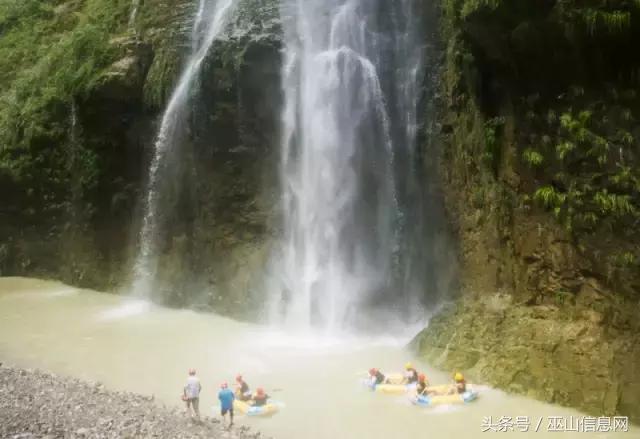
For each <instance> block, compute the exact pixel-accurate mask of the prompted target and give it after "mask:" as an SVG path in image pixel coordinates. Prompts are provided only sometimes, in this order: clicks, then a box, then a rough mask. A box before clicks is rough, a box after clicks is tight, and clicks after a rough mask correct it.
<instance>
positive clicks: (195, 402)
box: [182, 369, 202, 420]
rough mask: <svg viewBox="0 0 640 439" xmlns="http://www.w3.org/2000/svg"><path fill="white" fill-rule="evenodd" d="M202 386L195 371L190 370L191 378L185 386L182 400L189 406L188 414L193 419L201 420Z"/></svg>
mask: <svg viewBox="0 0 640 439" xmlns="http://www.w3.org/2000/svg"><path fill="white" fill-rule="evenodd" d="M201 390H202V386H201V385H200V380H199V379H198V377H197V376H196V370H195V369H189V377H188V378H187V384H186V385H185V386H184V389H183V393H182V399H183V400H184V402H185V403H186V404H187V412H188V413H189V414H190V415H191V417H192V418H193V417H195V418H196V419H198V420H200V407H199V406H200V391H201Z"/></svg>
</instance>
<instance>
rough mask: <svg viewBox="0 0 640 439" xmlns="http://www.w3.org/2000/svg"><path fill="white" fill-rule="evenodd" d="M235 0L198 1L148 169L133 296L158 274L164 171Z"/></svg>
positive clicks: (144, 293) (147, 291) (142, 293)
mask: <svg viewBox="0 0 640 439" xmlns="http://www.w3.org/2000/svg"><path fill="white" fill-rule="evenodd" d="M235 4H236V0H217V1H215V2H213V4H212V5H209V2H206V1H204V0H202V1H200V3H199V6H198V10H197V14H196V18H195V20H194V25H193V31H192V38H193V41H192V46H193V47H194V49H193V50H192V53H191V55H190V57H189V59H188V61H187V62H186V65H185V68H184V70H183V72H182V74H181V76H180V79H179V81H178V84H177V86H176V88H175V90H174V91H173V94H172V96H171V98H170V99H169V103H168V105H167V107H166V109H165V112H164V114H163V116H162V122H161V125H160V130H159V132H158V135H157V137H156V141H155V144H154V154H153V157H152V160H151V165H150V167H149V180H148V188H147V196H146V199H145V212H144V217H143V222H142V228H141V231H140V243H139V252H138V256H137V259H136V262H135V266H134V283H133V293H134V294H135V295H137V296H139V297H150V296H151V292H152V289H153V281H154V279H155V275H156V271H157V262H158V261H157V256H158V255H157V251H158V241H159V239H161V237H160V236H159V234H160V233H159V230H158V228H159V220H160V219H159V216H160V215H161V214H162V206H160V196H161V195H162V194H161V192H162V187H161V183H162V180H163V176H164V175H163V174H164V173H163V171H165V170H166V169H167V168H170V167H171V166H172V165H176V164H175V163H168V162H169V161H170V159H172V158H173V157H168V154H169V153H170V152H171V150H172V149H175V148H178V147H179V146H180V144H181V143H183V142H184V140H185V137H186V135H187V131H186V126H187V121H188V117H189V115H190V111H191V106H190V105H189V102H190V97H191V96H190V92H191V90H192V88H193V86H194V85H195V83H196V81H197V78H198V76H199V73H200V70H201V67H202V64H203V61H204V60H205V58H206V57H207V55H208V53H209V49H210V48H211V46H212V44H213V43H214V41H216V39H218V38H219V37H221V35H222V33H223V32H224V30H225V28H226V27H227V25H228V24H229V22H230V19H231V17H232V15H233V12H234V10H235Z"/></svg>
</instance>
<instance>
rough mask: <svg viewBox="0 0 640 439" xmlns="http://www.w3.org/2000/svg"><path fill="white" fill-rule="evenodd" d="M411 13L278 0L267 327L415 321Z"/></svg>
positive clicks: (415, 65)
mask: <svg viewBox="0 0 640 439" xmlns="http://www.w3.org/2000/svg"><path fill="white" fill-rule="evenodd" d="M413 7H414V2H413V1H412V0H403V1H399V2H388V1H382V0H308V1H302V2H300V1H293V0H291V1H284V2H283V6H282V16H283V18H284V23H285V43H286V44H285V53H286V57H285V66H284V87H283V88H284V93H285V106H284V110H283V140H282V163H281V171H282V178H281V181H282V191H283V206H284V214H283V217H284V221H285V224H284V242H283V245H282V249H281V253H280V254H279V255H278V258H279V259H280V260H281V263H279V264H278V266H277V268H276V269H275V270H274V271H275V273H276V275H275V277H276V278H277V281H276V282H275V284H276V287H275V288H274V306H273V310H272V313H273V314H274V315H275V316H274V320H277V321H283V320H284V321H285V322H287V323H288V324H289V325H291V326H294V327H298V328H308V327H312V326H313V327H320V328H323V329H324V330H326V331H336V330H342V329H353V328H369V327H371V326H380V322H381V321H382V320H383V319H384V320H389V319H391V318H397V317H402V320H403V321H405V322H406V321H415V320H416V318H418V319H419V318H420V316H424V315H425V312H424V308H423V307H422V303H421V296H422V295H424V292H425V289H426V288H427V286H426V285H425V283H424V281H423V278H422V277H423V275H424V273H425V272H426V268H425V262H426V261H425V258H424V257H423V255H422V254H419V252H416V251H415V249H419V248H424V247H425V243H424V240H423V235H421V234H419V233H414V232H415V231H418V230H419V229H420V228H421V227H422V223H423V221H424V218H422V216H421V215H420V211H421V209H422V206H421V203H422V199H423V197H422V196H416V194H418V192H416V189H417V188H419V187H420V184H419V182H418V181H417V180H416V179H417V178H418V176H417V174H416V173H415V172H414V170H413V167H412V166H414V165H415V160H413V159H412V158H413V156H414V149H415V146H416V145H415V143H416V132H417V125H418V122H417V117H416V114H417V106H418V103H419V99H420V92H419V84H418V78H419V76H420V75H419V73H420V72H421V71H422V63H423V58H422V50H421V43H420V37H421V35H420V34H419V32H418V31H417V29H416V27H417V23H419V19H417V18H416V16H415V15H414V14H412V10H413ZM382 309H384V310H385V312H384V313H382V314H381V312H380V311H381V310H382ZM364 310H366V312H363V311H364ZM365 314H366V315H365Z"/></svg>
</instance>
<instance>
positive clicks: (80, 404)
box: [0, 366, 262, 439]
mask: <svg viewBox="0 0 640 439" xmlns="http://www.w3.org/2000/svg"><path fill="white" fill-rule="evenodd" d="M0 437H2V438H13V439H18V438H20V439H31V438H50V439H53V438H141V437H145V438H147V437H154V438H172V439H173V438H181V439H186V438H205V437H206V438H210V439H211V438H225V439H250V438H252V439H255V438H259V437H262V435H261V434H260V433H253V432H250V431H249V429H248V428H247V427H243V426H238V427H234V428H233V429H232V430H227V429H226V428H225V427H224V426H223V425H222V423H221V422H220V420H218V419H212V418H207V417H203V418H202V420H201V422H195V421H192V420H191V419H190V418H189V417H188V416H187V415H186V413H184V411H182V410H180V409H178V408H168V407H166V406H162V405H159V404H158V403H157V402H156V401H154V399H153V397H145V396H142V395H137V394H133V393H128V392H115V391H112V390H108V389H106V388H105V387H104V386H103V385H102V384H100V383H88V382H83V381H80V380H77V379H73V378H65V377H60V376H57V375H54V374H50V373H46V372H41V371H36V370H29V369H19V368H14V367H8V366H0Z"/></svg>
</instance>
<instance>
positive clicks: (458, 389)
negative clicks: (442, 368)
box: [451, 372, 467, 394]
mask: <svg viewBox="0 0 640 439" xmlns="http://www.w3.org/2000/svg"><path fill="white" fill-rule="evenodd" d="M453 382H454V384H453V389H452V391H451V393H453V394H455V393H464V392H466V391H467V382H466V380H465V379H464V376H463V375H462V374H461V373H460V372H456V373H455V375H454V376H453Z"/></svg>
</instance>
